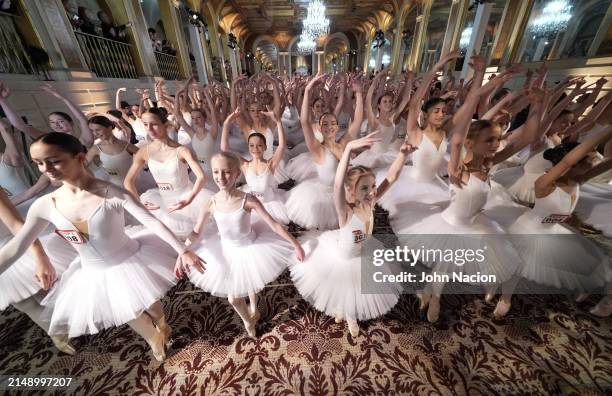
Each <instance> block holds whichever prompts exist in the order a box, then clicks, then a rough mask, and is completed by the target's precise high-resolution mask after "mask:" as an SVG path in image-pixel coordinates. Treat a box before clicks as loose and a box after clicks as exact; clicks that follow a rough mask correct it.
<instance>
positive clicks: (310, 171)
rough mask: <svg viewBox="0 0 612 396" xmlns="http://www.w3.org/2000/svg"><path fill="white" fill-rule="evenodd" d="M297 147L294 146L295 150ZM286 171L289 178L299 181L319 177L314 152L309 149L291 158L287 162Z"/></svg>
mask: <svg viewBox="0 0 612 396" xmlns="http://www.w3.org/2000/svg"><path fill="white" fill-rule="evenodd" d="M304 147H305V145H304ZM297 148H298V147H296V148H294V149H293V150H295V149H297ZM293 150H291V151H293ZM285 171H286V173H287V175H288V176H289V178H291V179H293V180H295V181H296V182H298V183H301V182H303V181H304V180H307V179H311V178H314V177H317V167H316V165H315V162H314V160H313V158H312V154H310V151H308V149H306V151H304V152H302V153H300V154H298V155H296V156H295V157H293V158H292V159H291V160H289V161H288V162H287V166H286V167H285Z"/></svg>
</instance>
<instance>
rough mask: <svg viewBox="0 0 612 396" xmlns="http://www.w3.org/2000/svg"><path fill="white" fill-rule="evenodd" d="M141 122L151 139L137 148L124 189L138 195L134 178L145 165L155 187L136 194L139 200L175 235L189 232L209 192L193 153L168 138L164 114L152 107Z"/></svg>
mask: <svg viewBox="0 0 612 396" xmlns="http://www.w3.org/2000/svg"><path fill="white" fill-rule="evenodd" d="M142 121H143V123H144V126H145V128H147V131H148V133H149V136H150V138H151V139H152V142H150V143H148V144H147V145H146V146H144V147H143V148H141V149H140V150H138V152H137V153H136V154H135V155H134V159H133V162H132V166H131V167H130V170H129V171H128V174H127V175H126V177H125V182H124V185H125V188H126V189H127V190H128V191H129V192H131V193H132V194H133V196H134V197H135V198H137V199H138V198H139V195H138V191H137V189H136V184H135V180H136V177H137V176H138V174H139V172H140V171H141V170H142V168H143V166H144V165H145V164H147V165H148V166H149V170H150V171H151V174H152V175H153V178H154V179H155V181H156V182H157V186H158V188H157V189H152V190H149V191H147V192H145V193H144V194H142V195H140V200H141V201H142V202H143V203H144V205H145V207H146V208H147V209H149V210H153V211H157V212H156V215H157V216H158V217H159V218H160V219H161V220H162V222H163V223H164V224H166V225H167V226H168V227H169V228H170V229H171V230H172V231H173V232H174V233H175V234H176V235H178V236H179V237H181V238H182V237H185V236H187V235H189V233H190V232H191V230H192V229H193V226H194V225H195V219H196V218H197V215H198V211H199V208H200V207H201V205H202V204H203V203H204V202H206V200H207V199H208V197H210V196H211V195H212V193H211V192H210V191H208V190H206V189H203V188H202V187H203V186H204V184H205V183H206V175H205V174H204V171H203V170H202V168H201V167H200V165H199V164H198V162H197V161H196V159H195V155H194V154H193V152H192V151H191V150H190V149H189V148H187V147H184V146H180V145H179V144H178V143H176V142H175V141H173V140H171V139H170V138H169V137H168V132H167V119H166V117H165V114H164V113H162V112H160V111H159V110H157V109H155V108H151V109H149V110H147V111H146V112H145V113H144V114H143V115H142ZM188 169H191V171H192V172H193V173H194V174H195V175H196V181H195V183H193V184H192V183H191V181H190V180H189V174H188V172H187V170H188Z"/></svg>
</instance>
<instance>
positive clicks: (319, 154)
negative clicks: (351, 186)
mask: <svg viewBox="0 0 612 396" xmlns="http://www.w3.org/2000/svg"><path fill="white" fill-rule="evenodd" d="M324 77H325V76H324V75H318V76H317V77H315V78H314V79H312V80H311V81H310V82H309V83H308V85H307V86H306V91H305V93H304V101H303V103H302V112H301V114H300V119H301V123H302V131H303V132H304V139H305V141H306V145H307V146H308V150H309V151H310V153H311V155H312V158H313V161H314V163H315V165H316V167H317V177H316V178H313V179H308V180H305V181H303V182H302V183H300V184H298V185H297V186H295V187H294V188H293V189H291V190H290V191H289V196H288V198H287V203H286V207H287V215H288V216H289V219H291V221H293V222H294V223H296V224H298V225H300V226H302V227H306V228H308V229H313V228H318V229H320V230H329V229H334V228H336V227H338V217H337V213H336V210H335V209H334V206H333V199H332V198H333V175H334V172H335V169H336V166H337V164H338V160H337V158H339V157H340V156H341V153H342V151H343V150H344V147H346V144H347V143H348V142H349V141H351V140H353V139H354V138H355V137H356V136H357V133H358V132H359V129H360V127H361V120H362V118H363V97H362V96H363V95H362V91H361V88H360V84H359V83H357V82H355V83H354V91H355V93H356V96H357V106H356V109H355V117H354V119H353V121H352V122H351V125H350V126H349V129H348V131H347V133H346V134H344V136H343V137H342V138H341V139H340V140H339V141H338V142H336V133H338V120H337V119H336V116H334V115H333V114H324V115H323V116H321V119H320V120H319V125H320V128H321V133H322V134H323V142H322V143H320V142H319V141H318V140H317V139H316V138H315V135H314V132H313V130H312V127H311V124H310V107H309V105H308V104H309V102H310V93H311V91H312V89H313V87H314V86H315V85H316V84H318V83H320V82H322V81H323V78H324Z"/></svg>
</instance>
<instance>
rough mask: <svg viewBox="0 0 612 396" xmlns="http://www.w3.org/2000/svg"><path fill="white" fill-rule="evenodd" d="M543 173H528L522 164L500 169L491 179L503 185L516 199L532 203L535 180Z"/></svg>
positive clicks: (533, 200) (533, 201)
mask: <svg viewBox="0 0 612 396" xmlns="http://www.w3.org/2000/svg"><path fill="white" fill-rule="evenodd" d="M542 175H543V173H529V172H525V171H524V170H523V167H522V166H515V167H513V168H507V169H501V170H499V171H498V172H495V173H494V174H493V175H492V176H491V179H492V180H494V181H496V182H498V183H499V184H501V185H502V186H504V187H505V188H506V189H507V190H508V192H509V193H510V195H512V197H514V198H515V199H516V200H517V201H519V202H523V203H525V204H530V205H533V204H534V203H535V187H534V185H535V181H536V180H537V179H538V178H539V177H540V176H542Z"/></svg>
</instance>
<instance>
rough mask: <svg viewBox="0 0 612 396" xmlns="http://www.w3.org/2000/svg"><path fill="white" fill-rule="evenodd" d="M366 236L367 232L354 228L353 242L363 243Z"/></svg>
mask: <svg viewBox="0 0 612 396" xmlns="http://www.w3.org/2000/svg"><path fill="white" fill-rule="evenodd" d="M365 239H366V236H365V233H364V232H363V231H361V230H353V242H354V243H361V242H363V241H365Z"/></svg>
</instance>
